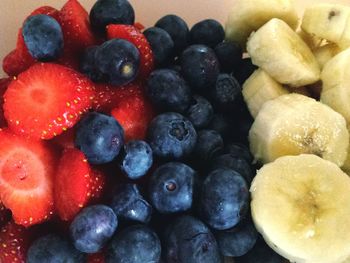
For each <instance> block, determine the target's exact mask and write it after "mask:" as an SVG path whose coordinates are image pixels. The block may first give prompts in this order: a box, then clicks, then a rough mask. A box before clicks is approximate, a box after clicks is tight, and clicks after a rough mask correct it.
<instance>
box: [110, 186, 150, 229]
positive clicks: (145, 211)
mask: <svg viewBox="0 0 350 263" xmlns="http://www.w3.org/2000/svg"><path fill="white" fill-rule="evenodd" d="M110 207H112V209H113V211H114V213H115V214H116V215H117V217H118V219H119V220H121V221H126V222H128V221H132V222H139V223H143V224H147V223H148V222H149V221H150V220H151V216H152V212H153V208H152V206H151V205H150V204H149V203H148V202H147V201H146V199H145V198H144V197H143V196H142V194H141V192H140V189H139V186H138V185H136V184H122V185H120V186H119V187H118V188H117V189H116V191H115V194H114V196H113V198H112V201H111V203H110Z"/></svg>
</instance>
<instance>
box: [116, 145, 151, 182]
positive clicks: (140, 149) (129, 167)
mask: <svg viewBox="0 0 350 263" xmlns="http://www.w3.org/2000/svg"><path fill="white" fill-rule="evenodd" d="M118 159H119V160H118V161H119V167H120V169H121V170H122V171H123V172H124V174H125V175H126V176H127V177H128V178H130V179H133V180H135V179H139V178H141V177H142V176H144V175H145V174H146V173H147V172H148V170H149V169H150V168H151V166H152V164H153V155H152V148H151V146H149V144H148V143H147V142H145V141H139V140H134V141H129V142H128V143H127V144H126V145H124V149H123V151H122V152H121V154H120V157H119V158H118Z"/></svg>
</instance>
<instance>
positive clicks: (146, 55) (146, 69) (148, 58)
mask: <svg viewBox="0 0 350 263" xmlns="http://www.w3.org/2000/svg"><path fill="white" fill-rule="evenodd" d="M107 38H108V39H113V38H121V39H125V40H128V41H130V42H131V43H133V44H134V45H135V46H136V47H137V48H138V50H139V52H140V58H141V63H140V65H141V66H140V72H139V80H142V81H143V80H146V79H147V78H148V76H149V75H150V74H151V72H152V71H153V70H154V57H153V52H152V49H151V46H150V44H149V43H148V41H147V39H146V37H145V36H144V35H143V34H142V33H141V32H140V30H139V29H137V28H136V27H135V26H131V25H114V24H111V25H108V26H107Z"/></svg>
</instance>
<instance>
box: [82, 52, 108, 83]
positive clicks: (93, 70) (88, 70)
mask: <svg viewBox="0 0 350 263" xmlns="http://www.w3.org/2000/svg"><path fill="white" fill-rule="evenodd" d="M97 49H98V46H91V47H88V48H87V49H85V51H84V53H83V55H82V58H81V60H80V71H81V72H82V73H84V74H85V75H86V76H88V77H89V78H90V79H91V80H92V81H95V82H99V81H102V80H103V74H102V73H101V72H99V71H98V69H97V67H96V64H95V54H96V51H97Z"/></svg>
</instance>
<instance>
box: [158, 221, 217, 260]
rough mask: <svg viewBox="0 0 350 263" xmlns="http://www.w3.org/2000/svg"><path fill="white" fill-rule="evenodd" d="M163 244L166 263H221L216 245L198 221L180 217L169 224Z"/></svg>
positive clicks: (211, 235) (212, 237) (208, 230)
mask: <svg viewBox="0 0 350 263" xmlns="http://www.w3.org/2000/svg"><path fill="white" fill-rule="evenodd" d="M166 232H167V233H166V237H165V242H164V248H165V253H164V255H165V262H167V263H178V262H183V263H221V262H223V261H222V259H221V256H220V252H219V248H218V244H217V242H216V240H215V238H214V236H213V234H212V233H211V231H210V229H209V228H208V227H207V226H206V225H205V224H204V223H203V222H202V221H200V220H199V219H197V218H194V217H192V216H187V215H185V216H180V217H178V218H177V219H176V220H175V221H174V222H172V223H171V224H169V226H168V229H167V231H166Z"/></svg>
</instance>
